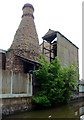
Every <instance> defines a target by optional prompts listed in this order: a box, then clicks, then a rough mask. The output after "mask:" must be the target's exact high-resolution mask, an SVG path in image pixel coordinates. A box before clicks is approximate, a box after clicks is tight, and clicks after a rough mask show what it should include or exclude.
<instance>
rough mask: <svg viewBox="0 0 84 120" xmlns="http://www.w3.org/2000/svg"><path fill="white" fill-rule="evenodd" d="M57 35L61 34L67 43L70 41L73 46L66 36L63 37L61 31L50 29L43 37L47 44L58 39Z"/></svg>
mask: <svg viewBox="0 0 84 120" xmlns="http://www.w3.org/2000/svg"><path fill="white" fill-rule="evenodd" d="M57 33H59V34H60V35H61V36H62V37H64V38H65V39H66V40H67V41H69V42H70V43H71V44H73V43H72V42H71V41H70V40H68V39H67V38H66V37H65V36H64V35H62V34H61V33H60V32H59V31H54V30H51V29H49V30H48V32H47V33H46V34H45V35H44V36H43V37H42V38H43V40H46V41H47V42H49V43H50V42H52V41H53V40H54V39H55V38H56V37H57ZM73 45H74V46H75V47H76V48H77V49H79V48H78V47H77V46H76V45H75V44H73Z"/></svg>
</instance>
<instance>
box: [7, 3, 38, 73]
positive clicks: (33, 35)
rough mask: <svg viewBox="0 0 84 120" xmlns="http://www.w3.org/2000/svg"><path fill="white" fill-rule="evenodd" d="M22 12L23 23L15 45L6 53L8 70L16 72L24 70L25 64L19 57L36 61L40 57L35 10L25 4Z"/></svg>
mask: <svg viewBox="0 0 84 120" xmlns="http://www.w3.org/2000/svg"><path fill="white" fill-rule="evenodd" d="M22 10H23V15H22V20H21V23H20V25H19V27H18V29H17V31H16V34H15V36H14V40H13V43H12V45H11V47H10V49H9V50H8V51H7V53H6V70H12V71H15V72H22V71H23V70H24V63H23V61H22V60H20V59H19V58H18V57H21V58H25V59H29V60H35V57H39V55H40V54H39V53H40V52H39V40H38V35H37V32H36V28H35V23H34V16H33V12H34V8H33V6H32V5H31V4H25V5H24V6H23V8H22ZM17 56H18V57H17ZM28 67H29V66H28Z"/></svg>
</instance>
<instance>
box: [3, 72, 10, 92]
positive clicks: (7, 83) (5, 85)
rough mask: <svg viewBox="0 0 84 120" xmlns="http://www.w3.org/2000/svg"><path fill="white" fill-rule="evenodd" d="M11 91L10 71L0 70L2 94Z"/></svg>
mask: <svg viewBox="0 0 84 120" xmlns="http://www.w3.org/2000/svg"><path fill="white" fill-rule="evenodd" d="M10 92H11V71H5V70H3V71H2V94H10Z"/></svg>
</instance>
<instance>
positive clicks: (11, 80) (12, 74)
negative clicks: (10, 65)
mask: <svg viewBox="0 0 84 120" xmlns="http://www.w3.org/2000/svg"><path fill="white" fill-rule="evenodd" d="M12 86H13V71H11V95H12Z"/></svg>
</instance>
